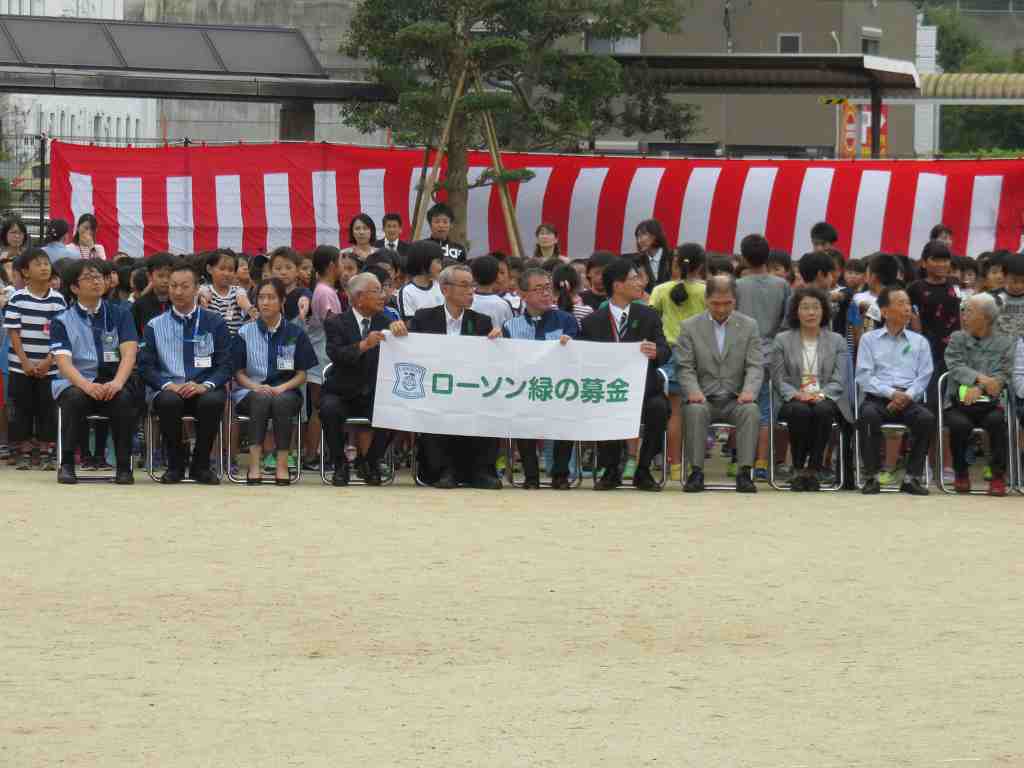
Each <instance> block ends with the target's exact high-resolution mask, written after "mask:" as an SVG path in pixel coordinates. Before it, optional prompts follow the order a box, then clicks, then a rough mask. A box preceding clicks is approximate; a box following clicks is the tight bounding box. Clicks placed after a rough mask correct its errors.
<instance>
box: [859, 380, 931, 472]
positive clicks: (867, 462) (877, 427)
mask: <svg viewBox="0 0 1024 768" xmlns="http://www.w3.org/2000/svg"><path fill="white" fill-rule="evenodd" d="M888 405H889V401H888V400H886V399H884V398H881V397H876V396H875V395H867V396H866V397H865V398H864V403H863V405H861V408H860V420H859V421H858V424H857V428H858V429H860V439H861V442H862V445H861V451H860V452H861V461H863V462H864V471H865V473H866V474H867V476H868V477H874V476H875V475H877V474H878V463H879V457H880V456H881V451H882V424H903V425H905V426H906V427H907V428H908V429H909V430H910V458H909V461H908V463H907V473H908V474H909V475H911V476H913V477H921V476H922V475H923V474H924V462H925V458H926V457H927V456H928V448H929V447H930V446H931V444H932V436H933V435H934V434H935V415H934V414H933V413H932V412H931V411H930V410H928V408H926V407H925V406H924V405H922V404H921V403H911V404H910V405H908V406H907V407H906V408H904V409H903V410H902V411H900V412H899V413H890V412H889V410H888V408H887V406H888Z"/></svg>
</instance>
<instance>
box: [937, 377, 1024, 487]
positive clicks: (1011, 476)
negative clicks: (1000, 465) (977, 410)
mask: <svg viewBox="0 0 1024 768" xmlns="http://www.w3.org/2000/svg"><path fill="white" fill-rule="evenodd" d="M948 379H949V371H946V372H945V373H944V374H942V375H941V376H940V377H939V386H938V398H939V403H940V406H939V419H938V434H937V435H936V437H935V455H936V456H938V457H939V459H938V461H939V462H940V464H941V462H942V457H943V456H945V455H946V454H945V448H946V426H945V413H944V412H945V408H943V407H942V405H944V404H945V402H946V384H947V383H948ZM1000 399H1001V400H1002V401H1003V406H1004V407H1003V410H1004V412H1005V416H1006V440H1007V443H1008V445H1007V454H1006V474H1007V477H1006V484H1007V486H1008V487H1011V488H1013V487H1015V484H1016V483H1017V482H1019V481H1018V480H1017V479H1016V478H1017V464H1018V463H1019V462H1020V457H1019V456H1018V457H1017V460H1016V461H1014V458H1013V456H1014V454H1015V453H1017V454H1019V450H1015V446H1016V445H1017V442H1016V435H1015V433H1014V432H1015V430H1014V422H1015V421H1016V418H1015V417H1014V413H1013V406H1012V405H1011V404H1010V402H1011V401H1012V400H1013V398H1012V397H1007V395H1006V391H1005V390H1004V391H1003V393H1002V394H1001V395H1000ZM971 432H972V434H978V433H981V434H983V435H987V434H988V433H987V432H985V430H984V429H982V428H981V427H975V428H974V429H973V430H971ZM943 470H945V467H942V468H941V470H940V471H937V472H936V475H937V476H938V483H939V488H940V489H941V490H942V492H943V493H948V494H955V493H956V489H955V488H950V487H949V486H948V485H947V484H946V478H945V477H943V475H944V474H945V473H944V471H943ZM1018 490H1019V489H1018ZM970 495H971V496H987V495H988V491H987V489H979V488H973V489H971V492H970Z"/></svg>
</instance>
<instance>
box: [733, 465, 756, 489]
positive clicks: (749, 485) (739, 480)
mask: <svg viewBox="0 0 1024 768" xmlns="http://www.w3.org/2000/svg"><path fill="white" fill-rule="evenodd" d="M736 492H737V493H757V486H756V485H754V481H753V479H751V477H750V467H740V471H739V472H737V473H736Z"/></svg>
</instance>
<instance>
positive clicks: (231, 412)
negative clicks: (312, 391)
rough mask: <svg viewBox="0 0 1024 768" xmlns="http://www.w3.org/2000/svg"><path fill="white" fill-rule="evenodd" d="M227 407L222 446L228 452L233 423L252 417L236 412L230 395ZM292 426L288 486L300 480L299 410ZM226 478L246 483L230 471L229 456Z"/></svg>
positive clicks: (300, 442) (234, 481)
mask: <svg viewBox="0 0 1024 768" xmlns="http://www.w3.org/2000/svg"><path fill="white" fill-rule="evenodd" d="M227 405H228V412H227V414H226V415H225V416H224V419H225V423H224V432H225V436H224V440H223V445H224V446H225V448H226V449H227V450H230V446H231V429H232V426H233V425H234V423H235V421H238V422H239V424H243V423H248V422H250V421H252V417H251V416H245V415H243V414H240V413H238V411H237V410H236V409H235V401H234V400H232V399H231V395H230V393H229V395H228V404H227ZM292 425H293V426H294V427H295V435H296V437H295V452H296V460H295V471H294V472H292V470H291V468H290V467H289V469H288V483H289V484H290V485H295V483H297V482H299V480H301V479H302V412H301V410H300V412H299V413H298V414H297V415H296V416H295V418H294V419H293V420H292ZM276 447H277V446H275V448H276ZM289 448H290V446H289ZM222 460H223V459H222ZM264 474H266V473H265V472H264V471H263V469H262V468H261V469H260V475H261V476H262V475H264ZM227 476H228V480H230V481H231V482H232V483H236V484H238V485H245V483H246V481H247V480H248V477H241V476H239V475H236V474H235V473H234V472H233V471H232V463H231V457H230V456H229V457H228V461H227Z"/></svg>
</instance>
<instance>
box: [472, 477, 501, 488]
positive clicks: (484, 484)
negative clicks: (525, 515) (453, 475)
mask: <svg viewBox="0 0 1024 768" xmlns="http://www.w3.org/2000/svg"><path fill="white" fill-rule="evenodd" d="M471 485H472V486H473V487H474V488H477V489H478V490H481V491H500V490H501V480H499V479H498V478H496V477H493V476H492V475H477V476H476V477H474V478H473V482H472V483H471Z"/></svg>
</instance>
